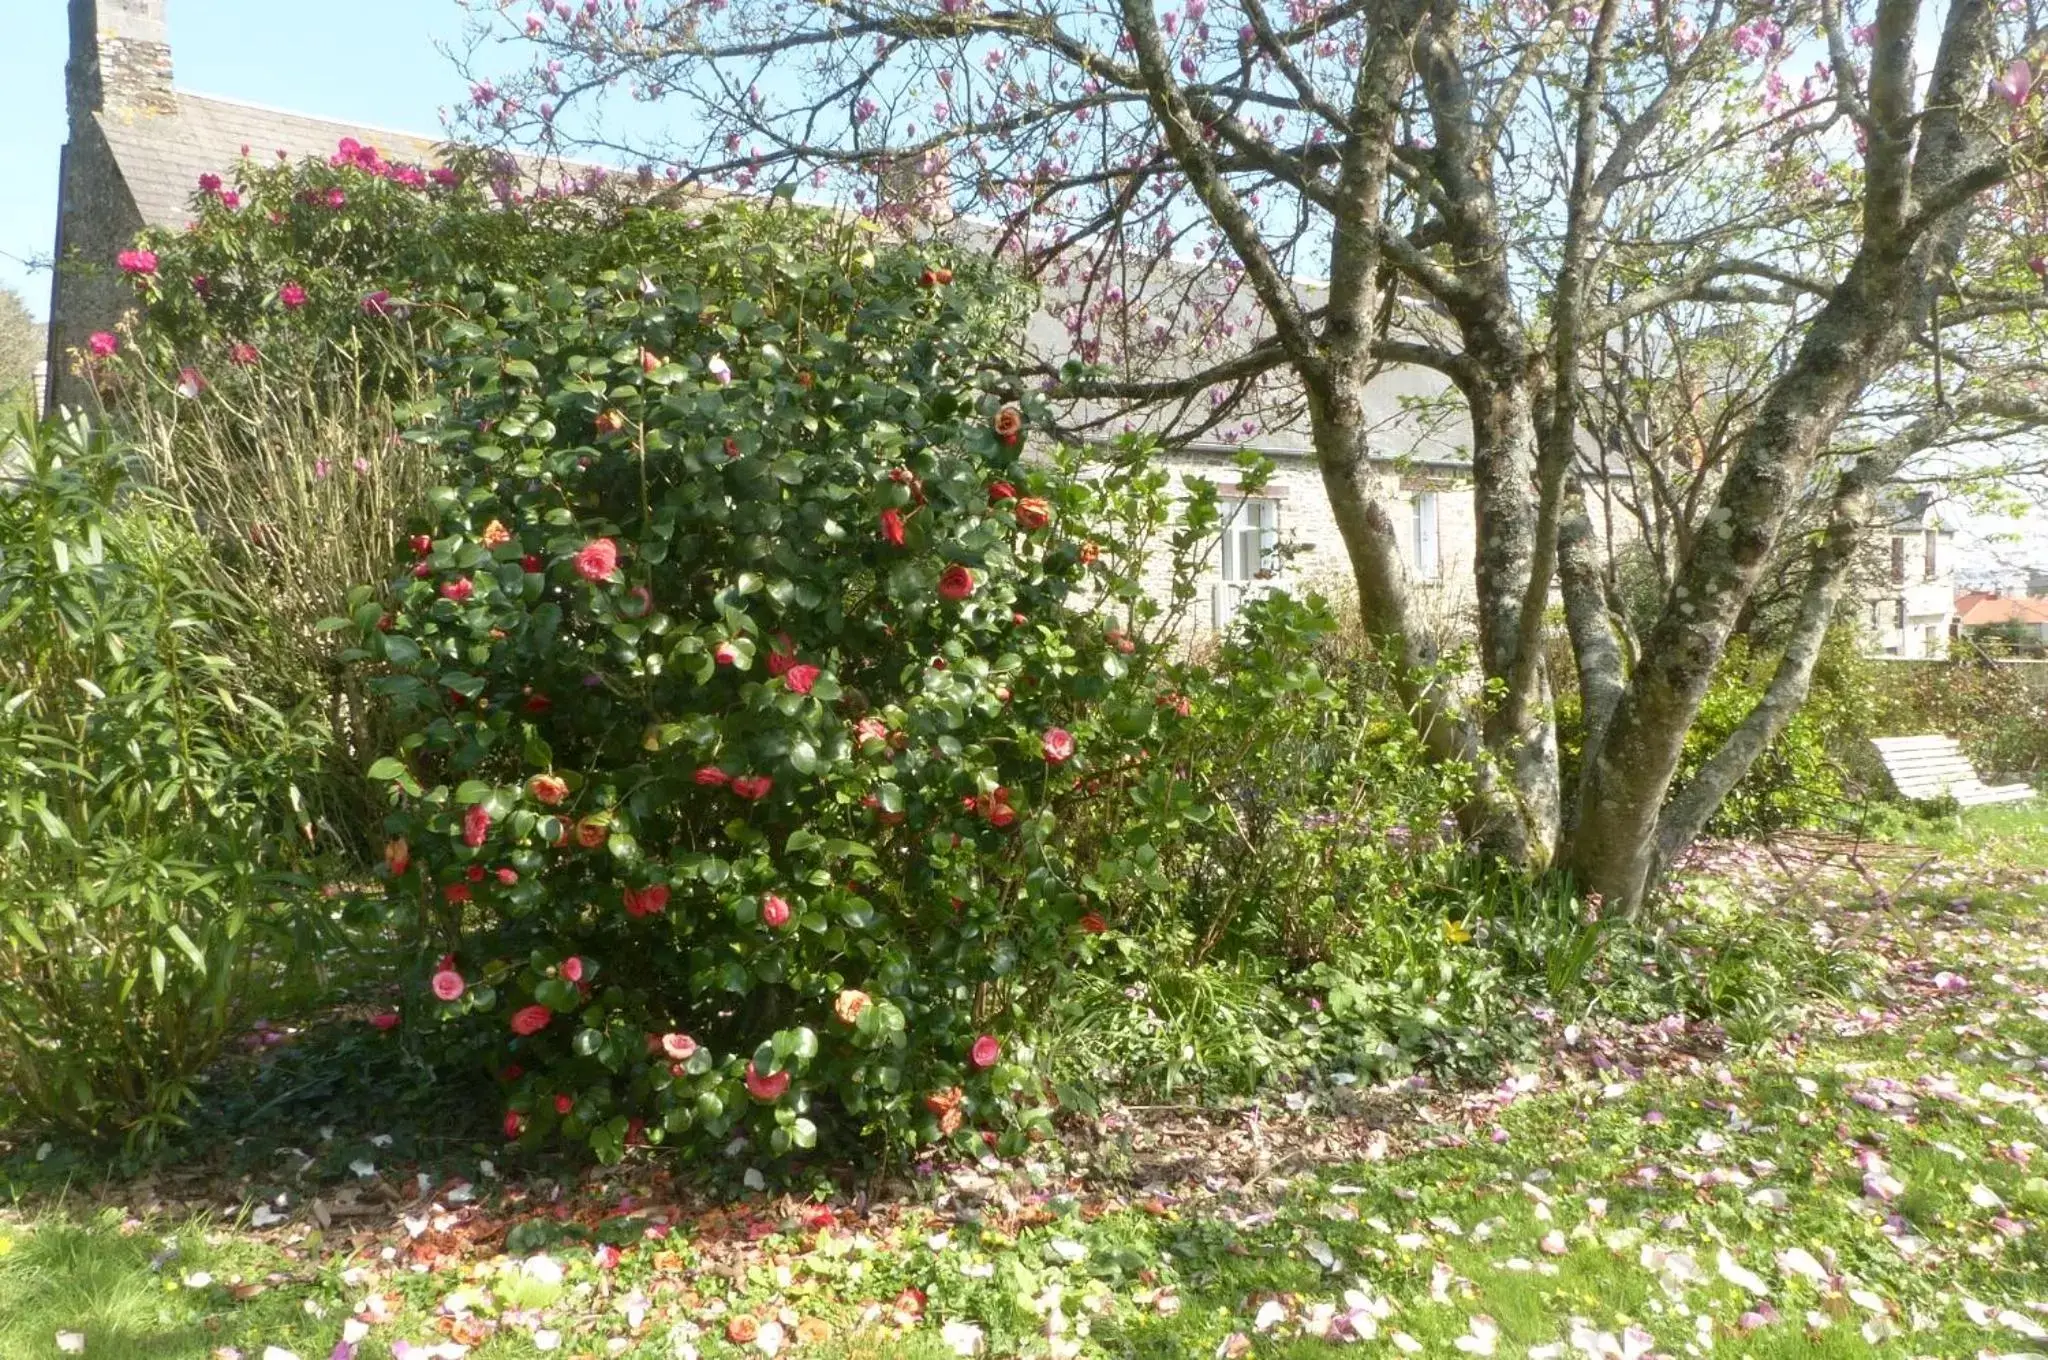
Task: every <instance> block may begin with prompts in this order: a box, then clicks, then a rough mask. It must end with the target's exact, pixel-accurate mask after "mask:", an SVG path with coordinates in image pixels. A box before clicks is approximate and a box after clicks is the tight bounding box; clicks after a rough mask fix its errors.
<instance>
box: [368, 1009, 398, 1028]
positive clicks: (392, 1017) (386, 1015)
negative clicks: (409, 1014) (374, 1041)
mask: <svg viewBox="0 0 2048 1360" xmlns="http://www.w3.org/2000/svg"><path fill="white" fill-rule="evenodd" d="M370 1026H371V1028H373V1029H381V1030H384V1031H385V1032H386V1033H389V1032H390V1031H392V1030H394V1029H397V1028H398V1012H397V1011H378V1012H377V1013H376V1014H375V1015H373V1016H371V1017H370Z"/></svg>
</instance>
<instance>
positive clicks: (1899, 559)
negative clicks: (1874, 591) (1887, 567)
mask: <svg viewBox="0 0 2048 1360" xmlns="http://www.w3.org/2000/svg"><path fill="white" fill-rule="evenodd" d="M1905 579H1906V540H1905V539H1904V538H1902V537H1901V536H1899V535H1898V534H1893V535H1892V584H1893V585H1897V584H1899V583H1900V582H1902V581H1904V580H1905Z"/></svg>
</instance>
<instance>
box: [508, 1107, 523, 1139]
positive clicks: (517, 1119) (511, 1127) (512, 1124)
mask: <svg viewBox="0 0 2048 1360" xmlns="http://www.w3.org/2000/svg"><path fill="white" fill-rule="evenodd" d="M524 1132H526V1116H525V1115H523V1114H521V1113H519V1111H517V1110H507V1111H505V1141H506V1142H508V1143H509V1142H511V1141H513V1140H514V1139H516V1138H518V1137H519V1135H520V1134H522V1133H524Z"/></svg>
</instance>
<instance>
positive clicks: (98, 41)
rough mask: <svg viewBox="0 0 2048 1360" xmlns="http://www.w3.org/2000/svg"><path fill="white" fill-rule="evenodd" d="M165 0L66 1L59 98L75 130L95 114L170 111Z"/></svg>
mask: <svg viewBox="0 0 2048 1360" xmlns="http://www.w3.org/2000/svg"><path fill="white" fill-rule="evenodd" d="M167 3H168V0H70V4H71V60H70V62H69V63H68V64H67V65H66V67H65V69H64V91H65V99H66V102H67V104H68V105H69V111H70V114H71V126H72V128H73V130H74V131H75V130H76V129H77V128H78V126H79V124H80V123H81V122H84V121H87V120H89V119H90V118H91V117H92V115H93V114H95V113H108V114H113V115H115V116H117V117H118V116H124V115H125V116H131V117H132V116H135V115H138V114H140V115H148V114H160V113H173V112H175V111H176V108H177V105H176V103H175V101H174V98H173V96H172V94H171V30H170V24H169V22H168V21H167V20H166V19H165V17H164V7H165V5H166V4H167Z"/></svg>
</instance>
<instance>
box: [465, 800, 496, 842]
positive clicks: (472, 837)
mask: <svg viewBox="0 0 2048 1360" xmlns="http://www.w3.org/2000/svg"><path fill="white" fill-rule="evenodd" d="M490 834H491V814H490V812H489V811H488V810H487V809H486V808H485V807H484V805H483V804H482V803H471V804H470V805H469V811H467V812H465V813H463V814H462V843H463V844H464V845H466V846H468V847H469V848H470V849H472V850H474V849H475V848H476V847H477V846H479V845H482V844H483V843H484V838H485V837H486V836H489V835H490Z"/></svg>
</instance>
